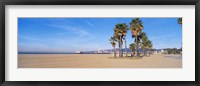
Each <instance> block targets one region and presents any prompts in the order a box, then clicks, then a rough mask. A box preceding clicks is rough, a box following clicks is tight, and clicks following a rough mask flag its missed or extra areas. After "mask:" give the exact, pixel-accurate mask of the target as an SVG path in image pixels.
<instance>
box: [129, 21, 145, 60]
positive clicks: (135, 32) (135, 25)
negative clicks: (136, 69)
mask: <svg viewBox="0 0 200 86" xmlns="http://www.w3.org/2000/svg"><path fill="white" fill-rule="evenodd" d="M143 28H144V27H143V22H142V21H141V20H140V19H139V18H135V19H133V20H132V21H131V23H130V30H131V33H132V37H135V44H136V52H137V57H139V56H140V55H139V49H138V40H139V38H138V36H139V35H140V32H141V31H142V30H143Z"/></svg>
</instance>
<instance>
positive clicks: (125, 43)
mask: <svg viewBox="0 0 200 86" xmlns="http://www.w3.org/2000/svg"><path fill="white" fill-rule="evenodd" d="M124 39H125V49H126V48H127V46H126V36H124ZM127 54H128V51H127V49H126V57H127Z"/></svg>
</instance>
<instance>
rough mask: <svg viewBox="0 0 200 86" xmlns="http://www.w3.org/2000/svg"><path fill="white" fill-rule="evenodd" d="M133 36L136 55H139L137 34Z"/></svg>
mask: <svg viewBox="0 0 200 86" xmlns="http://www.w3.org/2000/svg"><path fill="white" fill-rule="evenodd" d="M135 38H136V55H137V57H139V48H138V47H139V46H138V35H136V36H135Z"/></svg>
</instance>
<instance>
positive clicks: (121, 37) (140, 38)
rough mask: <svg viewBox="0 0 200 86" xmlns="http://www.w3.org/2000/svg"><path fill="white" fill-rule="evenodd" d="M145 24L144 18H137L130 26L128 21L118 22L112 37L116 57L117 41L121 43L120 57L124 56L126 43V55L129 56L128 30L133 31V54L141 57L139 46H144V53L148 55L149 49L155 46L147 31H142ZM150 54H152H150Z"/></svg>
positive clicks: (111, 41)
mask: <svg viewBox="0 0 200 86" xmlns="http://www.w3.org/2000/svg"><path fill="white" fill-rule="evenodd" d="M143 28H144V26H143V22H142V20H140V19H139V18H135V19H133V20H132V21H131V22H130V26H128V25H127V24H126V23H119V24H116V25H115V27H114V35H113V36H112V37H111V38H110V43H111V45H112V46H113V48H114V57H116V49H115V46H116V42H117V43H118V45H119V57H123V49H122V45H123V43H124V44H125V50H126V51H125V52H126V54H125V55H126V57H127V56H128V51H127V44H126V36H127V32H128V31H131V34H132V38H134V42H133V43H131V44H130V45H129V48H130V50H131V51H132V53H131V56H135V53H136V57H140V52H139V48H142V50H143V52H144V55H145V56H147V51H148V50H149V49H151V48H152V47H153V45H152V42H151V41H150V40H149V39H148V37H147V35H146V33H145V32H142V30H143ZM149 55H150V54H149Z"/></svg>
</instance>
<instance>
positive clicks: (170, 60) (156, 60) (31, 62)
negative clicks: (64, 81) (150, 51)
mask: <svg viewBox="0 0 200 86" xmlns="http://www.w3.org/2000/svg"><path fill="white" fill-rule="evenodd" d="M18 68H182V59H181V56H180V55H163V54H157V55H151V56H150V57H142V58H141V59H136V58H134V57H123V58H119V57H117V58H114V57H113V55H112V54H18Z"/></svg>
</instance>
